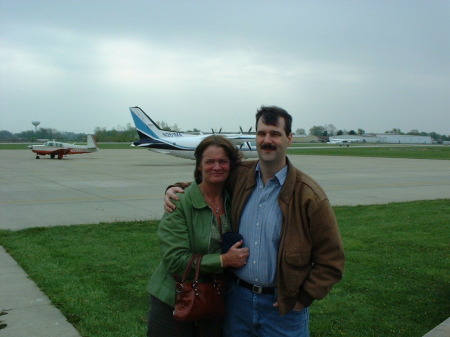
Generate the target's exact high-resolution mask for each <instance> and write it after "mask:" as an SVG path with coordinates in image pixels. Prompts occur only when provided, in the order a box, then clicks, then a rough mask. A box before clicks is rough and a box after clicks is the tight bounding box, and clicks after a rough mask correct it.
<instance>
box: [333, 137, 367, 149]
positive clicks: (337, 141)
mask: <svg viewBox="0 0 450 337" xmlns="http://www.w3.org/2000/svg"><path fill="white" fill-rule="evenodd" d="M360 140H361V139H359V138H349V139H342V138H330V141H329V142H328V144H339V147H341V146H342V145H344V146H347V147H349V146H350V143H358V142H359V141H360Z"/></svg>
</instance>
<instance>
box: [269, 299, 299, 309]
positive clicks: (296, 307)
mask: <svg viewBox="0 0 450 337" xmlns="http://www.w3.org/2000/svg"><path fill="white" fill-rule="evenodd" d="M273 306H274V307H276V308H278V302H275V303H274V304H273ZM303 309H305V306H304V305H303V303H302V302H300V301H297V302H296V303H295V306H294V309H292V311H302V310H303Z"/></svg>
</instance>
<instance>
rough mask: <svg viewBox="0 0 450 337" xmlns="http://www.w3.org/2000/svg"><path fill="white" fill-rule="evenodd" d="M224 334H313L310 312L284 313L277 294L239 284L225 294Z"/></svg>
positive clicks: (305, 336) (303, 336) (275, 336)
mask: <svg viewBox="0 0 450 337" xmlns="http://www.w3.org/2000/svg"><path fill="white" fill-rule="evenodd" d="M225 298H226V300H225V322H224V337H236V336H239V337H282V336H285V337H309V311H308V308H305V309H304V310H302V311H290V312H288V313H287V314H285V315H283V316H281V315H280V313H279V311H278V308H276V307H274V306H273V304H274V303H275V302H276V297H275V295H271V294H255V293H253V292H252V291H251V290H249V289H246V288H242V287H240V286H238V285H237V284H236V283H234V282H233V284H232V285H231V286H230V288H229V289H228V292H227V296H226V297H225Z"/></svg>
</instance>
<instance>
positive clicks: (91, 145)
mask: <svg viewBox="0 0 450 337" xmlns="http://www.w3.org/2000/svg"><path fill="white" fill-rule="evenodd" d="M87 147H88V148H89V149H98V145H97V141H96V140H95V138H94V136H93V135H87Z"/></svg>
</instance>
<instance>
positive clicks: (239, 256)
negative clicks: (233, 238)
mask: <svg viewBox="0 0 450 337" xmlns="http://www.w3.org/2000/svg"><path fill="white" fill-rule="evenodd" d="M243 243H244V241H242V240H241V241H238V242H236V243H235V244H234V245H232V246H231V248H230V249H229V250H228V252H226V253H225V254H222V255H221V257H222V267H224V268H226V267H233V268H240V267H242V266H243V265H245V264H246V263H247V259H248V256H249V255H250V252H249V250H248V248H247V247H244V248H239V247H241V246H242V244H243Z"/></svg>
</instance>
